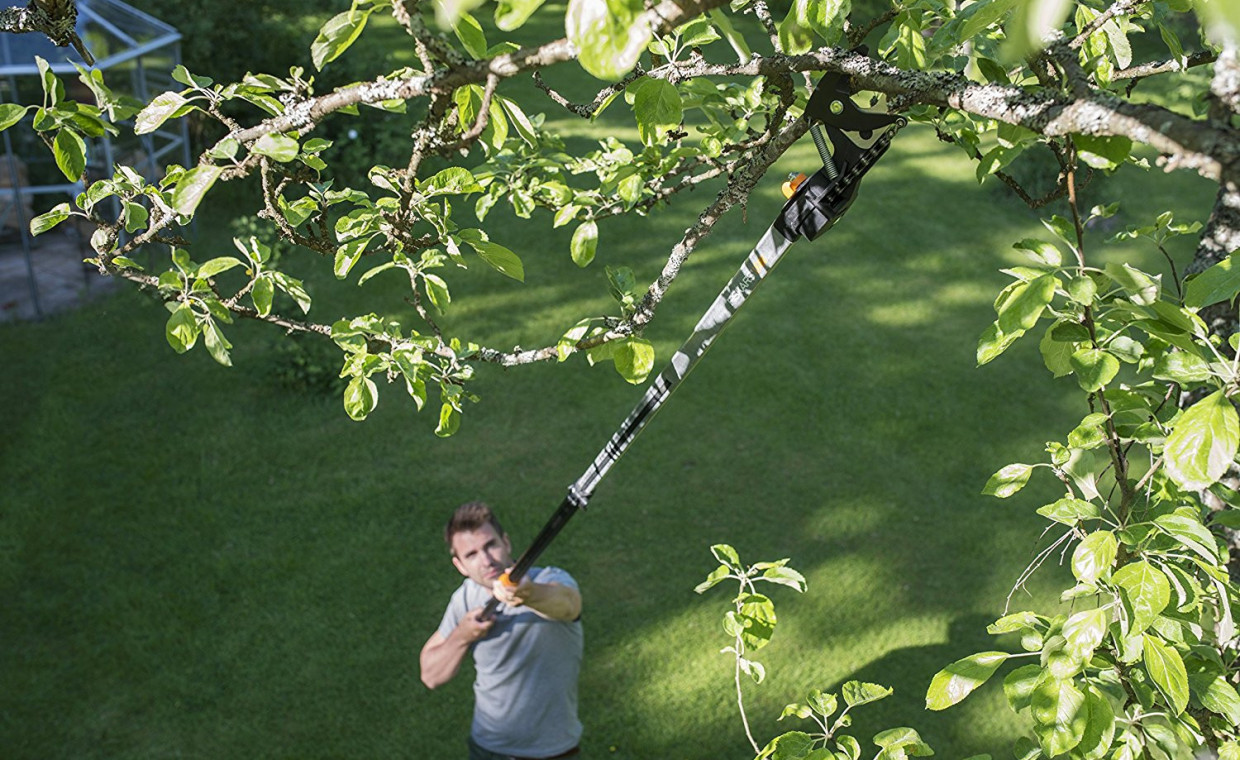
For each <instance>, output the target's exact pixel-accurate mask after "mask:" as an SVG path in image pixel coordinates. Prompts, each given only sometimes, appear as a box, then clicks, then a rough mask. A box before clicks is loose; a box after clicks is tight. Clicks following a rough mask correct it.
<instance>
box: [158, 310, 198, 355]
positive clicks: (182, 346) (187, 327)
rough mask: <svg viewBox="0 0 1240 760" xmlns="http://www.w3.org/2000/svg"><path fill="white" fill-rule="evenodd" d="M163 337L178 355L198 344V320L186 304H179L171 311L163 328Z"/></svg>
mask: <svg viewBox="0 0 1240 760" xmlns="http://www.w3.org/2000/svg"><path fill="white" fill-rule="evenodd" d="M164 336H165V337H166V338H167V339H168V345H170V346H172V350H173V351H176V352H177V353H178V354H183V353H185V352H186V351H188V350H190V349H191V348H193V347H194V344H195V343H197V342H198V319H197V318H196V317H195V316H194V310H193V309H192V308H190V305H189V304H188V303H182V304H179V305H178V306H177V307H176V308H175V309H174V310H173V312H172V316H171V317H169V318H168V324H167V325H165V327H164Z"/></svg>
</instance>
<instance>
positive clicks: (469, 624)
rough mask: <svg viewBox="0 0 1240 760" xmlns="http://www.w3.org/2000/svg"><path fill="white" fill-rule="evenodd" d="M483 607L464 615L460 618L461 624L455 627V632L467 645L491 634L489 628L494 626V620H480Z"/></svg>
mask: <svg viewBox="0 0 1240 760" xmlns="http://www.w3.org/2000/svg"><path fill="white" fill-rule="evenodd" d="M483 609H485V608H484V607H475V608H474V609H472V610H470V611H469V612H466V613H465V617H463V618H461V622H460V623H458V624H457V626H456V632H457V633H458V634H460V636H461V638H462V639H463V640H464V641H465V643H467V644H472V643H474V642H475V641H478V640H479V639H482V638H484V637H485V636H486V635H487V634H488V633H490V632H491V626H493V625H495V618H491V619H490V620H483V619H482V611H483Z"/></svg>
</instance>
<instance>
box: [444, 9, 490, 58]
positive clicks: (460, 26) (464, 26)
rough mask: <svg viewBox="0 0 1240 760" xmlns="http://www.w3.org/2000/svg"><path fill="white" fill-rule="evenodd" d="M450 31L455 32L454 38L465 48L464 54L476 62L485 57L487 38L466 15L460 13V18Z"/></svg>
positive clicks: (471, 17)
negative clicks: (467, 54)
mask: <svg viewBox="0 0 1240 760" xmlns="http://www.w3.org/2000/svg"><path fill="white" fill-rule="evenodd" d="M452 31H454V32H456V38H457V39H458V40H460V41H461V44H462V45H464V46H465V52H467V53H469V55H470V56H471V57H472V58H473V59H474V60H477V61H480V60H482V59H483V58H486V57H487V36H486V33H485V32H483V31H482V25H481V24H479V23H478V21H477V20H476V19H475V18H474V17H473V16H471V15H469V14H468V13H462V14H461V15H460V18H458V19H457V20H456V24H454V25H453V27H452Z"/></svg>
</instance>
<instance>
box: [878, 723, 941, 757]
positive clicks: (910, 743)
mask: <svg viewBox="0 0 1240 760" xmlns="http://www.w3.org/2000/svg"><path fill="white" fill-rule="evenodd" d="M874 744H876V745H877V746H879V747H882V749H883V751H882V752H880V753H879V754H878V757H880V758H885V760H897V758H903V757H904V756H905V755H913V756H914V757H928V756H930V755H933V754H934V750H932V749H930V747H929V746H927V745H926V743H925V742H923V741H922V740H921V735H920V734H918V733H917V732H916V731H915V730H913V729H911V728H907V727H900V728H892V729H888V730H886V731H881V732H879V733H877V734H875V735H874Z"/></svg>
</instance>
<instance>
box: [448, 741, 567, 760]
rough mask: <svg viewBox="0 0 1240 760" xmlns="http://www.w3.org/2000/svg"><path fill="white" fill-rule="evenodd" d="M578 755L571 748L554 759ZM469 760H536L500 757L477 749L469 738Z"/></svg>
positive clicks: (481, 748)
mask: <svg viewBox="0 0 1240 760" xmlns="http://www.w3.org/2000/svg"><path fill="white" fill-rule="evenodd" d="M578 754H580V753H579V752H578V751H577V748H576V747H573V748H572V749H570V750H569V751H568V752H564V753H562V754H559V755H556V757H557V758H560V757H572V756H575V755H578ZM469 760H537V759H532V758H523V757H514V756H512V755H501V754H498V753H495V752H492V751H491V750H489V749H485V748H483V747H479V746H478V744H477V743H476V742H474V739H473V737H472V736H471V737H470V738H469ZM543 760H554V758H544V759H543Z"/></svg>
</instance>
